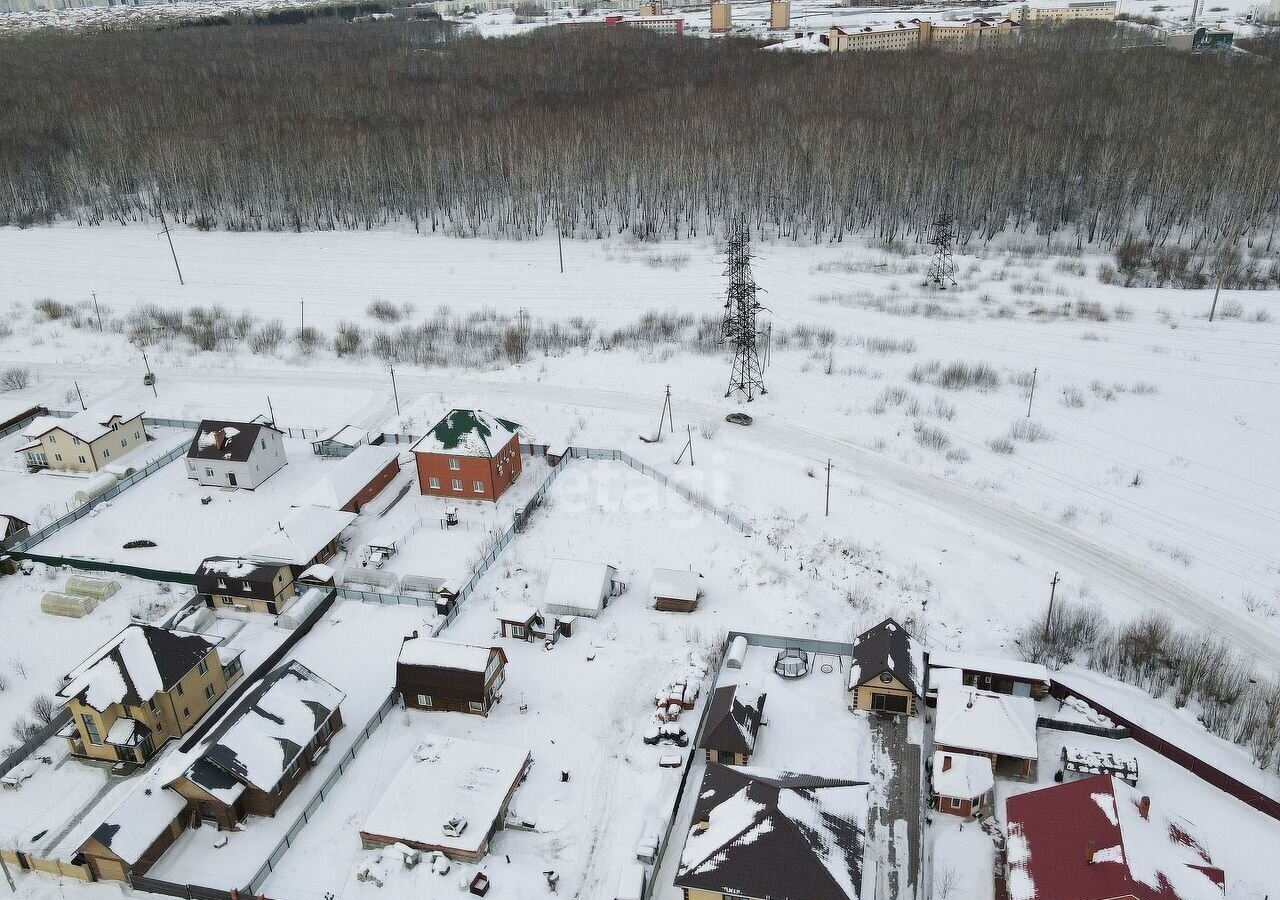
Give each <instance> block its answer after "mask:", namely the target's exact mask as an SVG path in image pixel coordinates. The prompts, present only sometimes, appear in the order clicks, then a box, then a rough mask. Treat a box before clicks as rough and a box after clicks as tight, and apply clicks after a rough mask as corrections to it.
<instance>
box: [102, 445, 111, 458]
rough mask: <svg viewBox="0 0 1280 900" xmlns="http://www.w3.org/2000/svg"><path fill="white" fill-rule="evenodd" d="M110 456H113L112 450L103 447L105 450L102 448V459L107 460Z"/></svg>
mask: <svg viewBox="0 0 1280 900" xmlns="http://www.w3.org/2000/svg"><path fill="white" fill-rule="evenodd" d="M110 455H111V451H110V450H108V449H107V448H106V447H103V448H102V458H103V459H106V458H107V457H109V456H110Z"/></svg>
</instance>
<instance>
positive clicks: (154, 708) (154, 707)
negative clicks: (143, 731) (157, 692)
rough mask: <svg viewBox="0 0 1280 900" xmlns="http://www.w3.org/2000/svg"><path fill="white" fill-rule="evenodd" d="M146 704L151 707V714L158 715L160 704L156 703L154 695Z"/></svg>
mask: <svg viewBox="0 0 1280 900" xmlns="http://www.w3.org/2000/svg"><path fill="white" fill-rule="evenodd" d="M147 706H149V707H151V715H153V716H158V715H160V704H159V703H156V701H155V698H154V697H153V698H152V699H151V700H150V701H149V702H148V703H147Z"/></svg>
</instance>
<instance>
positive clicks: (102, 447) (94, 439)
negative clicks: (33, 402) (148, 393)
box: [15, 407, 147, 474]
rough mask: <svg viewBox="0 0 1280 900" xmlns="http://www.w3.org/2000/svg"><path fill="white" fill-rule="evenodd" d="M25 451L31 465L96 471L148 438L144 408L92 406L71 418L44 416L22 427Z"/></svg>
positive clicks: (64, 469) (28, 464) (143, 442)
mask: <svg viewBox="0 0 1280 900" xmlns="http://www.w3.org/2000/svg"><path fill="white" fill-rule="evenodd" d="M22 436H23V437H24V438H26V439H27V443H26V444H23V445H22V446H21V447H19V448H18V449H17V450H16V451H15V452H17V453H21V454H22V455H23V458H24V459H25V460H26V463H27V468H29V469H33V470H34V469H59V470H62V471H66V472H84V473H85V474H92V473H94V472H98V471H101V470H102V469H104V468H106V467H107V466H109V465H111V464H112V463H114V462H116V461H118V460H119V459H120V458H121V457H123V456H126V455H127V454H129V453H132V452H133V451H134V450H136V449H137V448H138V447H141V446H142V445H144V444H145V443H146V442H147V430H146V428H144V427H143V424H142V410H141V409H137V408H127V409H117V408H115V407H90V408H89V409H87V410H85V411H84V412H79V413H76V414H75V415H74V416H72V417H71V418H69V419H60V418H57V417H54V416H41V417H40V418H38V419H35V420H33V421H32V422H31V424H30V425H28V426H27V427H26V428H24V429H23V430H22Z"/></svg>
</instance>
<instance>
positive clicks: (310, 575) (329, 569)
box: [298, 563, 338, 584]
mask: <svg viewBox="0 0 1280 900" xmlns="http://www.w3.org/2000/svg"><path fill="white" fill-rule="evenodd" d="M337 577H338V573H337V572H336V571H334V568H333V566H327V565H325V564H324V563H316V564H315V565H314V566H310V567H309V568H308V569H307V570H306V571H305V572H303V573H302V574H301V575H299V576H298V579H299V580H303V581H320V582H324V583H326V584H327V583H328V582H330V581H333V580H334V579H336V578H337Z"/></svg>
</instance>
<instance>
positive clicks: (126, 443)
mask: <svg viewBox="0 0 1280 900" xmlns="http://www.w3.org/2000/svg"><path fill="white" fill-rule="evenodd" d="M120 446H121V447H128V446H129V439H128V438H120Z"/></svg>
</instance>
